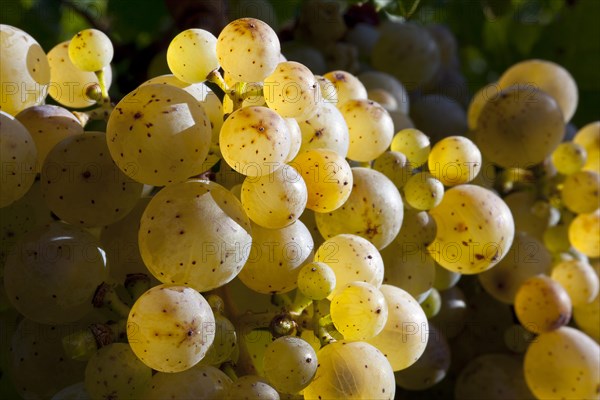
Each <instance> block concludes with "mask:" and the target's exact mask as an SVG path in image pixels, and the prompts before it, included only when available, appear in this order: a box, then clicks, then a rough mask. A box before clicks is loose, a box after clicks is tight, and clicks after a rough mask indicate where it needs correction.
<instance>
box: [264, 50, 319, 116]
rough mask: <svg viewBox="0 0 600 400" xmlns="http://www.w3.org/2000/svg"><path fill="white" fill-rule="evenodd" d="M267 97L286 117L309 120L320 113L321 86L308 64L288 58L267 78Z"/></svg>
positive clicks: (276, 109) (265, 95) (272, 107)
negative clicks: (306, 65) (318, 111)
mask: <svg viewBox="0 0 600 400" xmlns="http://www.w3.org/2000/svg"><path fill="white" fill-rule="evenodd" d="M264 97H265V101H266V103H267V105H268V106H269V108H271V109H272V110H274V111H275V112H276V113H277V114H279V115H281V116H282V117H284V118H298V119H307V118H310V117H312V116H313V115H315V114H316V113H317V109H318V104H319V102H320V101H321V87H320V86H319V84H318V83H317V80H316V78H315V76H314V75H313V73H312V72H310V70H309V69H308V68H307V67H305V66H304V65H302V64H300V63H298V62H295V61H284V62H282V63H279V64H278V65H277V67H276V68H275V71H273V73H272V74H270V75H269V76H267V77H266V78H265V80H264Z"/></svg>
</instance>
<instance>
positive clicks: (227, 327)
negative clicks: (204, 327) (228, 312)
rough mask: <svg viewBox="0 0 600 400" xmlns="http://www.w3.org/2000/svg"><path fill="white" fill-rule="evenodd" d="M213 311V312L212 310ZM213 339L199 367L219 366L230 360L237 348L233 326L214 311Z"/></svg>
mask: <svg viewBox="0 0 600 400" xmlns="http://www.w3.org/2000/svg"><path fill="white" fill-rule="evenodd" d="M213 311H215V310H214V309H213ZM214 335H215V339H214V340H213V342H212V344H211V346H210V347H209V348H208V351H207V352H206V355H205V356H204V358H203V359H202V360H200V363H199V365H214V366H219V365H221V364H222V363H224V362H225V361H227V360H229V359H231V355H232V354H233V353H234V352H235V351H236V348H237V334H236V332H235V326H233V324H232V323H231V321H230V320H228V319H227V318H226V317H225V316H223V315H222V314H220V313H218V312H216V311H215V331H214Z"/></svg>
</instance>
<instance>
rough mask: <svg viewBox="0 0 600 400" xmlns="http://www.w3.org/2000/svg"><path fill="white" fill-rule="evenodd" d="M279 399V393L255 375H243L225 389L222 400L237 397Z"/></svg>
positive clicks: (232, 399)
mask: <svg viewBox="0 0 600 400" xmlns="http://www.w3.org/2000/svg"><path fill="white" fill-rule="evenodd" d="M244 398H247V399H261V400H263V399H264V400H279V398H280V397H279V393H277V391H276V390H275V389H274V388H273V387H271V386H270V385H269V384H267V383H266V382H265V381H264V379H263V378H261V377H260V376H256V375H245V376H242V377H240V378H239V379H238V380H236V381H235V382H233V383H232V384H231V385H229V387H227V389H226V390H225V397H223V399H224V400H238V399H244Z"/></svg>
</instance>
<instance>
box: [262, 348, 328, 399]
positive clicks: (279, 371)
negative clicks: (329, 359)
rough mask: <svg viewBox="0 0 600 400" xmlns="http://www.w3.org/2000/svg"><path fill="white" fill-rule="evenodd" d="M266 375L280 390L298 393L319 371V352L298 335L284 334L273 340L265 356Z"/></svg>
mask: <svg viewBox="0 0 600 400" xmlns="http://www.w3.org/2000/svg"><path fill="white" fill-rule="evenodd" d="M263 365H264V366H265V375H266V377H267V379H268V380H269V382H270V383H271V384H272V385H273V387H275V389H277V390H278V391H280V392H283V393H290V394H292V393H298V392H299V391H301V390H302V389H304V388H305V387H306V386H308V384H309V383H310V381H311V380H312V379H313V377H314V375H315V373H316V371H317V365H318V360H317V354H316V353H315V350H314V349H313V348H312V346H311V345H310V344H309V343H308V342H306V341H305V340H302V339H300V338H297V337H293V336H283V337H280V338H279V339H277V340H275V341H273V342H272V343H271V344H269V346H268V347H267V349H266V350H265V355H264V358H263Z"/></svg>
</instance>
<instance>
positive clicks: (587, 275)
mask: <svg viewBox="0 0 600 400" xmlns="http://www.w3.org/2000/svg"><path fill="white" fill-rule="evenodd" d="M550 277H551V278H552V279H553V280H555V281H556V282H558V283H559V284H560V285H561V286H562V287H563V288H564V289H565V291H566V292H567V294H568V295H569V298H570V299H571V304H573V307H578V306H583V305H585V304H588V303H590V302H591V301H592V300H593V299H594V298H596V297H597V296H598V289H599V288H598V286H599V282H598V275H596V272H595V271H594V269H593V268H592V266H591V265H589V264H588V263H586V262H582V261H579V260H570V261H563V262H561V263H559V264H557V265H555V266H554V267H553V268H552V273H551V275H550Z"/></svg>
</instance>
